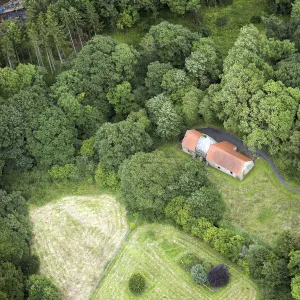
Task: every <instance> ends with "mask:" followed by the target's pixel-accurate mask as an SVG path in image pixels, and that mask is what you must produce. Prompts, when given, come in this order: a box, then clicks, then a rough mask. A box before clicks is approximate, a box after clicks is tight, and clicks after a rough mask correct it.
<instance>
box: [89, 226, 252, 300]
mask: <svg viewBox="0 0 300 300" xmlns="http://www.w3.org/2000/svg"><path fill="white" fill-rule="evenodd" d="M187 252H192V253H195V254H196V255H197V256H198V257H199V258H202V259H205V260H207V261H210V262H211V263H213V264H214V265H215V264H220V263H226V264H227V265H228V266H229V267H230V273H231V275H232V277H231V280H230V283H229V285H228V286H226V287H224V288H221V289H219V290H218V291H216V292H215V293H212V292H210V291H209V290H207V289H206V288H205V287H203V286H201V285H197V284H196V283H194V282H193V280H192V279H191V277H190V275H189V274H188V273H186V272H185V271H184V270H183V269H182V268H181V267H180V266H179V264H178V261H179V260H180V258H181V257H182V256H183V255H184V254H186V253H187ZM134 272H139V273H141V274H143V275H144V277H145V278H146V285H147V288H146V290H145V292H144V293H143V294H142V295H141V296H140V298H141V299H223V300H225V299H236V300H238V299H247V300H252V299H257V298H258V290H257V287H256V286H255V284H254V283H253V282H252V281H251V280H250V279H249V278H248V277H247V276H246V275H245V274H243V273H242V272H241V271H239V270H238V269H237V268H236V267H235V266H234V265H232V264H230V263H228V262H224V260H223V259H222V257H220V256H219V255H218V254H217V253H216V252H214V251H213V250H212V249H211V248H209V247H208V246H207V245H205V244H204V243H202V242H201V241H199V239H196V238H194V237H192V236H190V235H189V234H186V233H184V232H182V231H180V230H178V229H176V228H174V227H173V226H171V225H166V224H157V223H154V224H146V225H142V226H140V227H138V228H137V229H136V230H135V231H133V232H132V234H131V235H130V237H129V239H128V241H127V242H126V243H125V245H124V247H123V248H122V250H121V251H120V253H119V255H118V256H117V260H116V261H115V263H114V264H113V265H112V267H111V269H110V270H109V271H108V273H107V275H106V277H105V278H104V280H103V282H102V284H101V285H100V287H99V288H98V290H97V291H96V293H95V294H94V297H93V298H92V299H93V300H96V299H101V300H105V299H109V300H111V299H136V298H137V297H136V296H134V295H133V294H132V293H131V292H130V291H129V288H128V280H129V278H130V276H131V275H132V274H133V273H134Z"/></svg>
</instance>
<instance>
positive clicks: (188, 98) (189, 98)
mask: <svg viewBox="0 0 300 300" xmlns="http://www.w3.org/2000/svg"><path fill="white" fill-rule="evenodd" d="M203 96H204V93H203V92H202V91H201V90H199V89H197V88H195V87H192V88H191V89H190V90H189V91H188V92H187V93H185V95H184V96H183V98H182V113H183V116H184V117H183V119H184V122H185V123H186V124H187V125H188V126H192V125H194V124H196V123H197V122H198V121H199V115H198V107H199V103H200V101H201V100H202V98H203Z"/></svg>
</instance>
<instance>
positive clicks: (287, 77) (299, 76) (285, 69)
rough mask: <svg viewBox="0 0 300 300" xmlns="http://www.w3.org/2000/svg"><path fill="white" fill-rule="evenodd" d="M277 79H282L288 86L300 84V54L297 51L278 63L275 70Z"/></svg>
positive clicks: (294, 86)
mask: <svg viewBox="0 0 300 300" xmlns="http://www.w3.org/2000/svg"><path fill="white" fill-rule="evenodd" d="M275 76H276V80H278V81H281V82H282V83H284V85H285V86H287V87H293V88H296V87H299V86H300V54H298V53H296V54H293V55H291V56H290V57H288V58H286V59H284V60H281V61H280V62H279V63H278V64H277V70H276V72H275Z"/></svg>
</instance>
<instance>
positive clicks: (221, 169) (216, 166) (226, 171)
mask: <svg viewBox="0 0 300 300" xmlns="http://www.w3.org/2000/svg"><path fill="white" fill-rule="evenodd" d="M207 162H208V164H209V165H210V166H212V167H214V168H216V169H218V170H220V171H222V172H224V173H226V174H228V175H230V176H232V177H234V178H238V179H242V178H240V177H239V176H237V175H235V174H233V173H232V172H230V171H229V170H227V169H225V168H223V167H221V166H219V165H217V164H215V163H214V162H212V161H209V160H208V161H207Z"/></svg>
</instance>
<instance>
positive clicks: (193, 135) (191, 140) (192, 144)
mask: <svg viewBox="0 0 300 300" xmlns="http://www.w3.org/2000/svg"><path fill="white" fill-rule="evenodd" d="M201 135H202V133H201V132H199V131H197V130H194V129H193V130H188V131H187V132H186V133H185V136H184V139H183V141H182V146H184V147H186V148H188V149H189V150H191V151H194V152H195V151H196V146H197V143H198V141H199V139H200V137H201Z"/></svg>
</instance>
